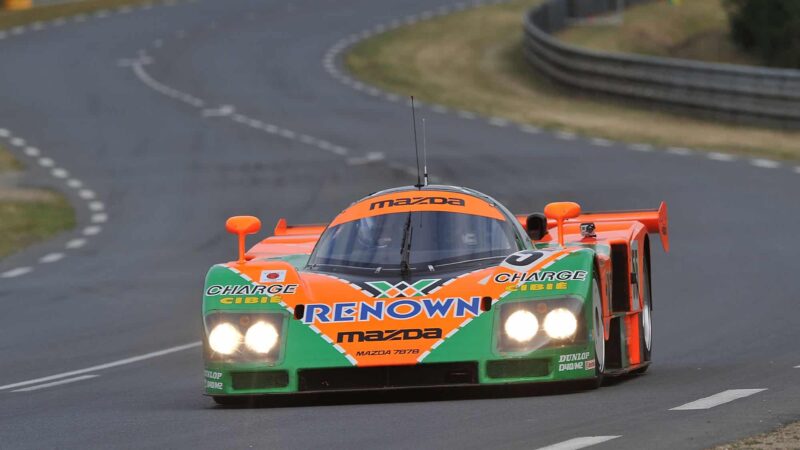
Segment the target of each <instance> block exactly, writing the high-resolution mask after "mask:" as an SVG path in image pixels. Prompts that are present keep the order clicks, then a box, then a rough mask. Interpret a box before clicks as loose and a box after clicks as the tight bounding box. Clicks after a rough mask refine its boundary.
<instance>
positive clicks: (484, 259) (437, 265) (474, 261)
mask: <svg viewBox="0 0 800 450" xmlns="http://www.w3.org/2000/svg"><path fill="white" fill-rule="evenodd" d="M490 259H505V256H487V257H485V258H475V259H465V260H463V261H456V262H451V263H442V264H433V266H434V267H437V268H438V267H445V266H456V265H459V264H471V263H477V262H481V261H488V260H490Z"/></svg>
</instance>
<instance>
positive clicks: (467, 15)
mask: <svg viewBox="0 0 800 450" xmlns="http://www.w3.org/2000/svg"><path fill="white" fill-rule="evenodd" d="M539 1H540V0H517V1H512V2H509V3H506V4H503V5H493V6H485V7H480V8H476V9H472V10H468V11H463V12H460V13H457V14H453V15H449V16H444V17H439V18H435V19H432V20H428V21H424V22H420V23H417V24H415V25H411V26H406V27H402V28H398V29H395V30H392V31H390V32H387V33H384V34H381V35H378V36H376V37H374V38H371V39H367V40H365V41H362V42H360V43H358V44H357V45H356V46H355V47H354V48H352V49H351V51H350V52H348V54H347V55H346V57H345V64H346V65H347V68H348V69H349V70H350V71H351V72H352V73H353V74H355V75H356V76H357V77H359V78H361V79H363V80H365V81H367V82H369V83H371V84H373V85H376V86H379V87H381V88H383V89H386V90H388V91H392V92H396V93H400V94H405V95H410V94H414V95H415V96H417V97H418V98H420V99H421V100H423V101H427V102H431V103H438V104H443V105H448V106H451V107H454V108H456V109H464V110H469V111H475V112H478V113H481V114H483V115H486V116H498V117H506V118H509V119H512V120H514V121H516V122H520V123H530V124H534V125H538V126H544V127H548V128H554V129H566V130H570V131H575V132H578V133H582V134H588V135H592V136H600V137H605V138H608V139H614V140H620V141H627V142H648V143H652V144H655V145H659V146H680V147H691V148H704V149H709V150H715V151H727V152H731V153H744V154H758V155H767V156H771V157H780V158H798V157H800V132H785V131H780V130H773V129H766V128H758V127H748V126H743V125H735V124H726V123H719V122H714V121H710V120H703V119H696V118H692V117H685V116H681V115H675V114H670V113H664V112H659V111H655V110H651V109H647V108H644V107H636V106H630V105H627V104H625V103H623V102H618V101H612V100H608V99H605V98H602V99H601V98H599V97H593V96H587V95H581V94H576V93H574V92H570V91H568V90H566V89H562V88H560V87H558V86H555V85H553V84H552V83H550V82H549V81H547V80H546V79H543V78H541V77H539V76H538V75H537V74H536V73H535V72H534V70H533V69H532V68H531V67H530V66H529V65H528V64H527V63H526V62H525V61H524V59H523V56H522V47H521V45H522V43H521V39H522V24H521V22H522V17H523V14H524V13H525V11H527V10H528V9H529V8H530V7H531V6H533V5H535V4H537V3H539ZM686 3H689V2H686Z"/></svg>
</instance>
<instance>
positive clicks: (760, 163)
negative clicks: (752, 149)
mask: <svg viewBox="0 0 800 450" xmlns="http://www.w3.org/2000/svg"><path fill="white" fill-rule="evenodd" d="M750 164H752V165H754V166H756V167H760V168H762V169H777V168H778V167H780V166H781V163H779V162H778V161H773V160H771V159H761V158H758V159H751V160H750Z"/></svg>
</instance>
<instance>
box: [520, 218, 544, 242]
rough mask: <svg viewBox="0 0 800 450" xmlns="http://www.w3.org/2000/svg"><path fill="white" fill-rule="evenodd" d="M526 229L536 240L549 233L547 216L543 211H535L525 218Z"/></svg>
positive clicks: (530, 236)
mask: <svg viewBox="0 0 800 450" xmlns="http://www.w3.org/2000/svg"><path fill="white" fill-rule="evenodd" d="M525 231H527V232H528V237H529V238H531V239H533V240H534V241H538V240H540V239H542V238H543V237H544V236H545V235H546V234H547V217H545V216H544V214H542V213H533V214H531V215H529V216H528V218H527V219H525Z"/></svg>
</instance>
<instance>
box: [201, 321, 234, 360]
mask: <svg viewBox="0 0 800 450" xmlns="http://www.w3.org/2000/svg"><path fill="white" fill-rule="evenodd" d="M241 343H242V334H241V333H239V330H237V329H236V327H234V326H233V325H231V324H229V323H227V322H223V323H220V324H219V325H217V326H215V327H214V329H213V330H211V333H209V334H208V345H209V347H211V349H212V350H214V351H215V352H217V353H220V354H222V355H230V354H233V353H234V352H235V351H236V350H237V349H238V348H239V345H241Z"/></svg>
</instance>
